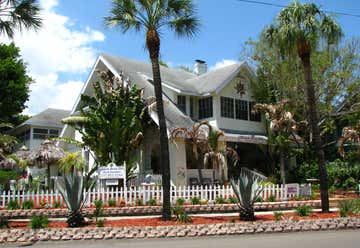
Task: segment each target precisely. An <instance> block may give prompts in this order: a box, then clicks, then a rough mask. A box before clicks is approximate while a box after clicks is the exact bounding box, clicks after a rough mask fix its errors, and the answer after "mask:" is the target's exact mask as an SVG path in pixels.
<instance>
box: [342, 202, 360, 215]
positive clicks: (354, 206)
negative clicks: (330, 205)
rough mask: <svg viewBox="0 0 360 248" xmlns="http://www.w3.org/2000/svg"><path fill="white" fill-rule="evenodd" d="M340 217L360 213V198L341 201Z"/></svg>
mask: <svg viewBox="0 0 360 248" xmlns="http://www.w3.org/2000/svg"><path fill="white" fill-rule="evenodd" d="M339 209H340V211H339V213H340V217H346V216H348V215H349V214H359V213H360V199H350V200H344V201H340V202H339Z"/></svg>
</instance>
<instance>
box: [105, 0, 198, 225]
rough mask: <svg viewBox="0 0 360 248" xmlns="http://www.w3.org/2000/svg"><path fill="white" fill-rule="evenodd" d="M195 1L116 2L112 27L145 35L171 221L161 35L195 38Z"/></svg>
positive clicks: (165, 214) (166, 217)
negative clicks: (160, 62) (167, 32)
mask: <svg viewBox="0 0 360 248" xmlns="http://www.w3.org/2000/svg"><path fill="white" fill-rule="evenodd" d="M195 12H196V11H195V6H194V4H193V2H192V0H113V1H112V8H111V10H110V16H108V17H106V18H105V22H106V24H107V25H108V26H115V27H119V28H120V29H121V30H122V31H123V32H124V33H125V32H127V31H129V30H131V29H133V30H135V31H137V32H140V31H144V32H145V37H146V47H147V49H148V51H149V55H150V60H151V65H152V73H153V82H154V91H155V98H156V109H157V113H158V119H159V128H160V153H161V154H160V161H161V166H162V177H163V180H162V181H163V190H164V192H163V194H164V197H163V219H164V220H170V219H171V211H170V163H169V145H168V137H167V129H166V122H165V115H164V106H163V101H162V87H161V76H160V66H159V53H160V35H159V34H160V32H161V30H163V29H165V28H168V29H170V30H172V31H174V32H175V34H177V35H179V36H187V37H192V36H194V35H195V34H196V32H197V30H198V27H199V20H198V19H197V18H196V16H195V14H196V13H195Z"/></svg>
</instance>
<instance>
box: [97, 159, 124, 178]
mask: <svg viewBox="0 0 360 248" xmlns="http://www.w3.org/2000/svg"><path fill="white" fill-rule="evenodd" d="M98 175H99V179H122V178H126V170H125V166H116V165H115V164H114V163H110V164H108V165H107V166H102V167H99V169H98Z"/></svg>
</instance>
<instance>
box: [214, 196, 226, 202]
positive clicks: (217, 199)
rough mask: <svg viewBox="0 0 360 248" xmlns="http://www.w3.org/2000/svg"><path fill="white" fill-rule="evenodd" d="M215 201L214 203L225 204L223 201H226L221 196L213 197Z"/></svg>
mask: <svg viewBox="0 0 360 248" xmlns="http://www.w3.org/2000/svg"><path fill="white" fill-rule="evenodd" d="M215 203H216V204H225V203H226V200H225V199H224V198H222V197H217V198H216V199H215Z"/></svg>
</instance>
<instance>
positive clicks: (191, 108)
mask: <svg viewBox="0 0 360 248" xmlns="http://www.w3.org/2000/svg"><path fill="white" fill-rule="evenodd" d="M190 117H194V99H193V98H192V97H190Z"/></svg>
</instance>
